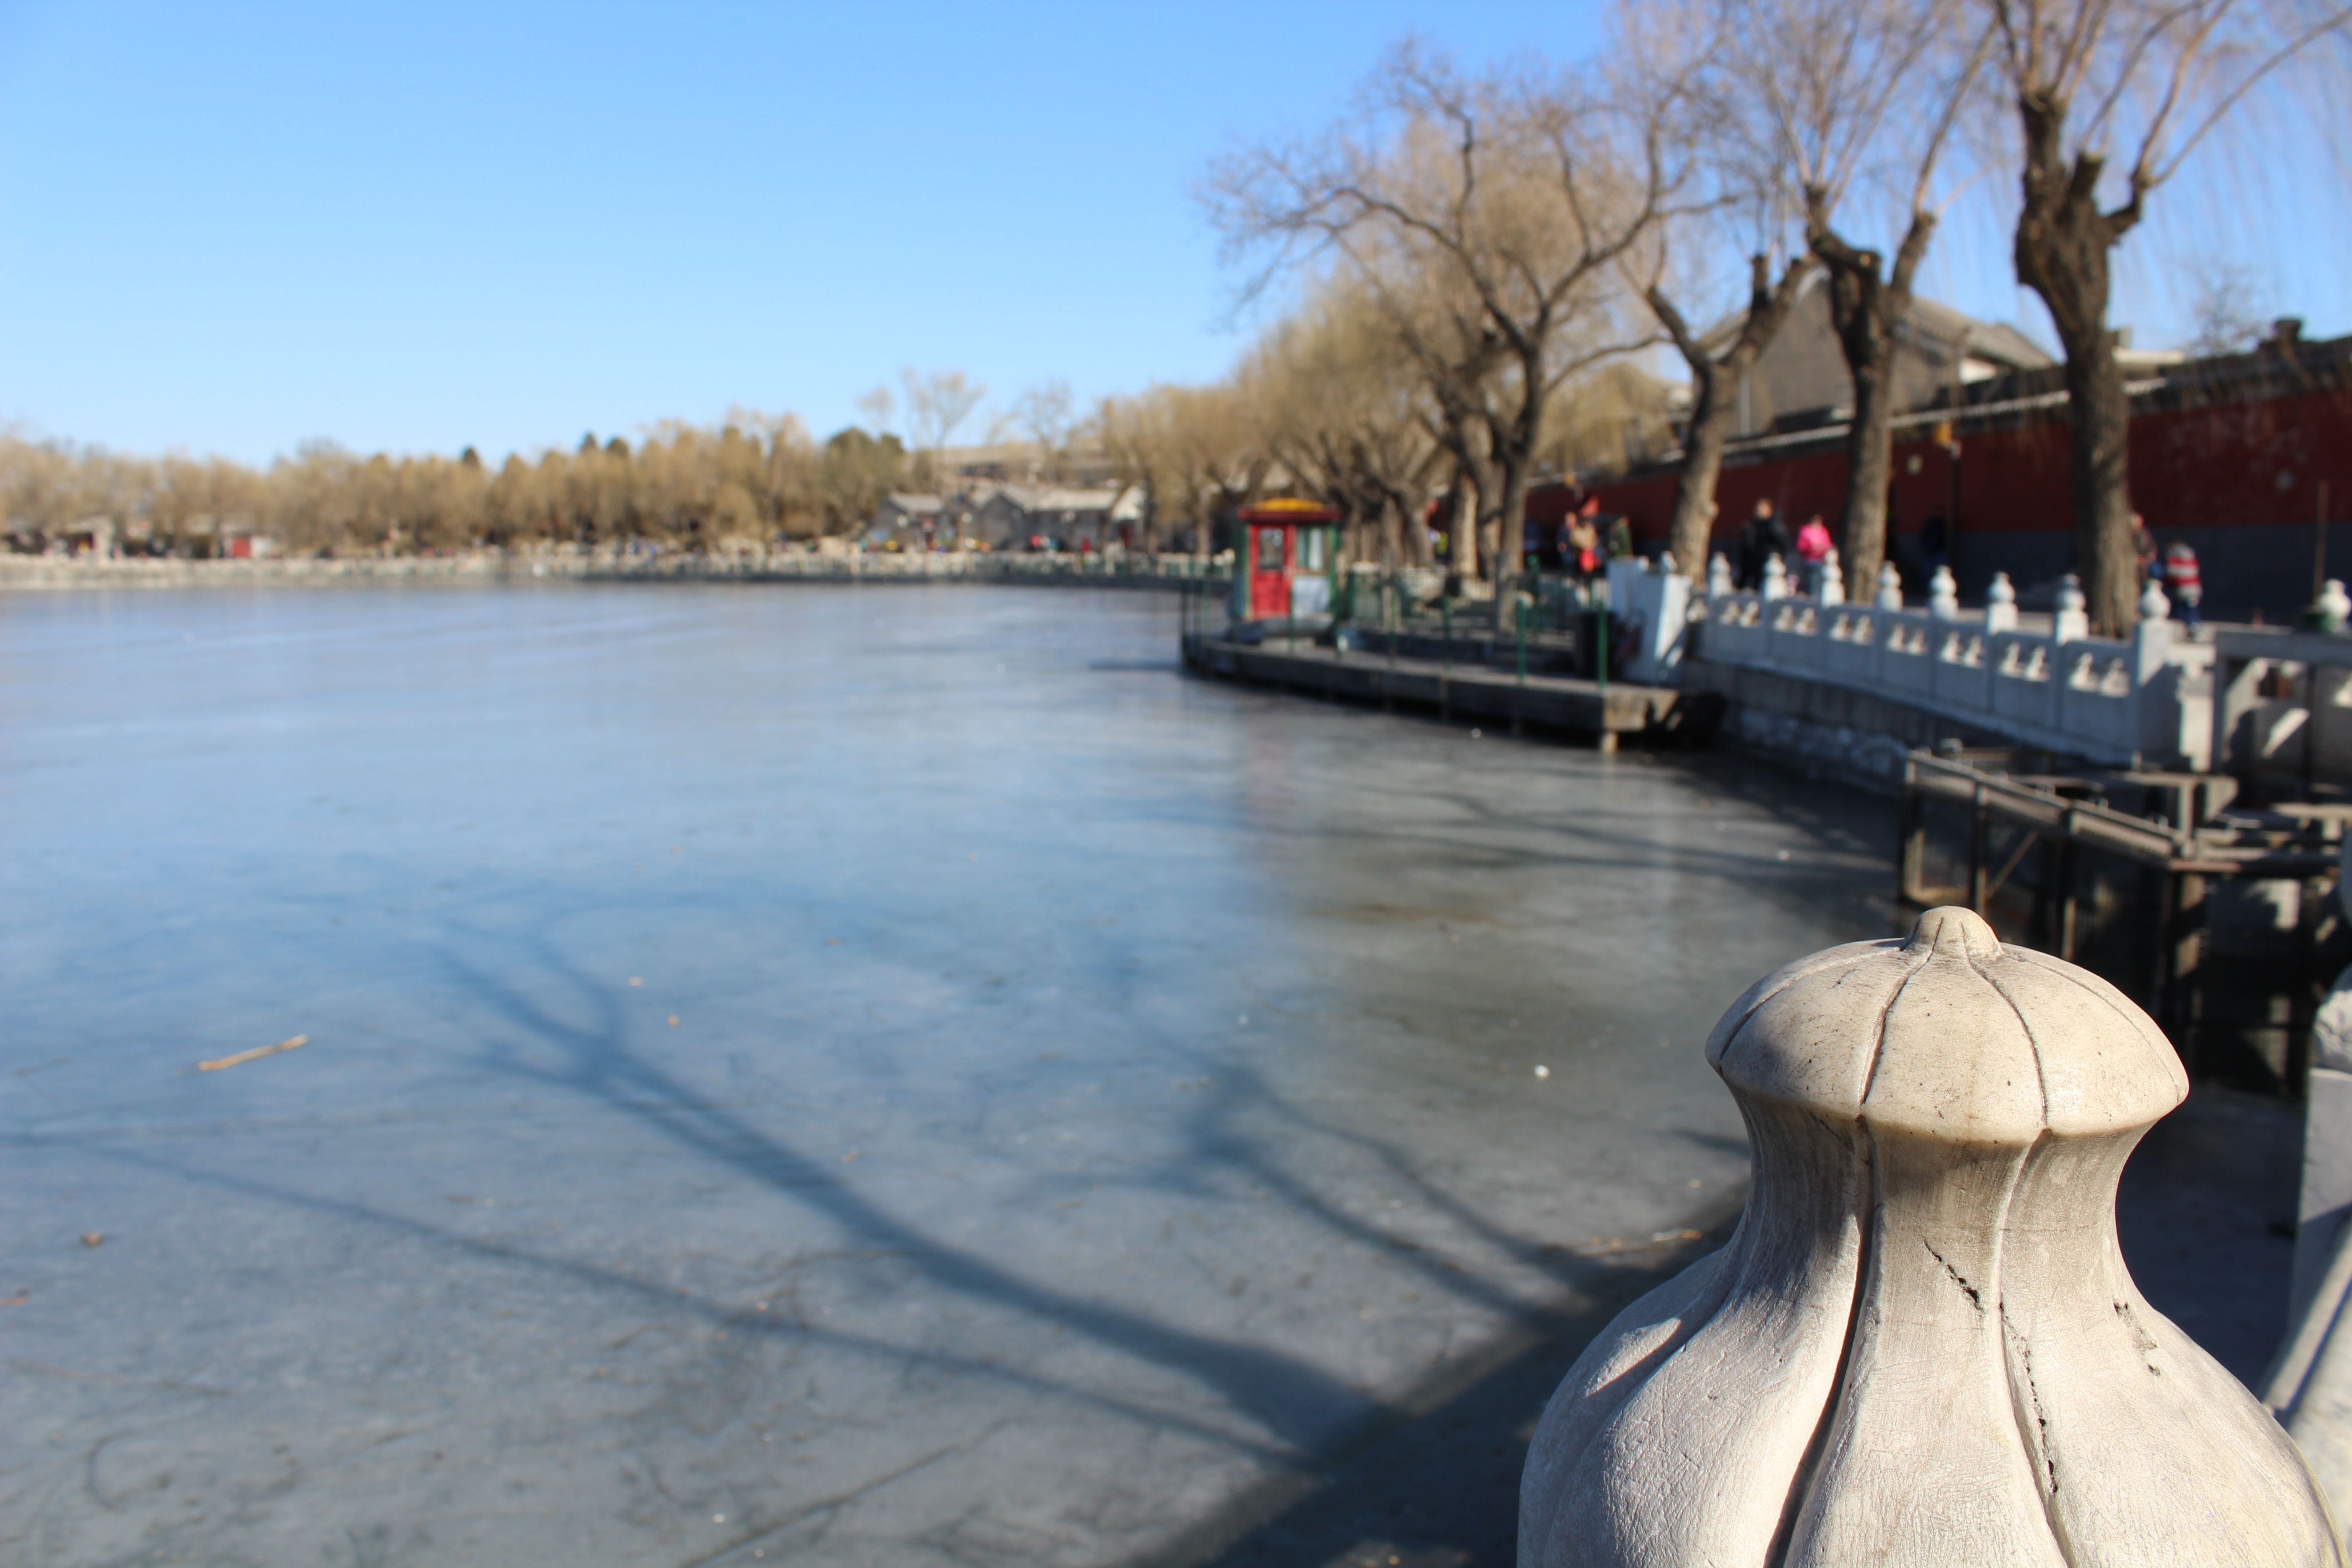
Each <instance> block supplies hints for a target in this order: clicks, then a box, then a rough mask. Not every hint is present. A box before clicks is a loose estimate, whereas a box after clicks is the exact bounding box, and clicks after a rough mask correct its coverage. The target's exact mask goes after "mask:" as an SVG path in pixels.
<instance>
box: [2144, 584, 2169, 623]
mask: <svg viewBox="0 0 2352 1568" xmlns="http://www.w3.org/2000/svg"><path fill="white" fill-rule="evenodd" d="M2171 614H2172V601H2171V600H2169V599H2168V598H2166V597H2165V596H2164V589H2163V588H2162V586H2160V585H2159V584H2158V582H2157V580H2156V579H2155V578H2153V577H2150V578H2149V579H2148V580H2147V587H2145V588H2142V589H2141V590H2140V591H2139V618H2140V619H2141V620H2143V621H2160V620H2163V619H2165V618H2166V617H2168V616H2170V615H2171Z"/></svg>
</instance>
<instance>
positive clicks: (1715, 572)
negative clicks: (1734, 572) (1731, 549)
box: [1706, 550, 1731, 599]
mask: <svg viewBox="0 0 2352 1568" xmlns="http://www.w3.org/2000/svg"><path fill="white" fill-rule="evenodd" d="M1730 592H1731V563H1730V562H1728V561H1727V560H1725V559H1724V556H1723V552H1721V551H1720V550H1718V551H1717V552H1715V557H1714V559H1713V560H1711V561H1709V562H1708V563H1706V593H1707V597H1709V598H1711V599H1714V598H1720V597H1722V596H1723V595H1726V594H1728V593H1730Z"/></svg>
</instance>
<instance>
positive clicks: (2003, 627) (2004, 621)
mask: <svg viewBox="0 0 2352 1568" xmlns="http://www.w3.org/2000/svg"><path fill="white" fill-rule="evenodd" d="M2016 629H2017V590H2016V588H2014V587H2013V586H2011V584H2010V581H2009V574H2008V573H2006V572H1996V573H1994V574H1992V584H1991V585H1990V587H1988V588H1986V589H1985V630H1986V631H1988V632H2013V631H2015V630H2016Z"/></svg>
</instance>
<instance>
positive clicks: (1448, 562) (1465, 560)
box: [1445, 470, 1478, 582]
mask: <svg viewBox="0 0 2352 1568" xmlns="http://www.w3.org/2000/svg"><path fill="white" fill-rule="evenodd" d="M1445 570H1446V571H1447V572H1449V573H1451V574H1454V576H1457V577H1460V578H1462V579H1464V580H1465V582H1466V581H1468V580H1469V579H1471V578H1474V577H1475V576H1477V575H1478V481H1477V479H1475V478H1474V477H1473V476H1472V475H1471V474H1469V473H1468V472H1467V471H1466V470H1465V472H1463V473H1460V474H1457V475H1456V476H1454V513H1453V516H1452V517H1451V518H1449V519H1448V520H1447V521H1446V524H1445Z"/></svg>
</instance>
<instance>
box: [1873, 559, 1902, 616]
mask: <svg viewBox="0 0 2352 1568" xmlns="http://www.w3.org/2000/svg"><path fill="white" fill-rule="evenodd" d="M1878 607H1879V608H1880V609H1882V610H1899V609H1901V608H1902V607H1903V574H1902V573H1900V572H1897V571H1896V570H1895V563H1894V562H1892V561H1885V562H1881V563H1879V567H1878Z"/></svg>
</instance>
